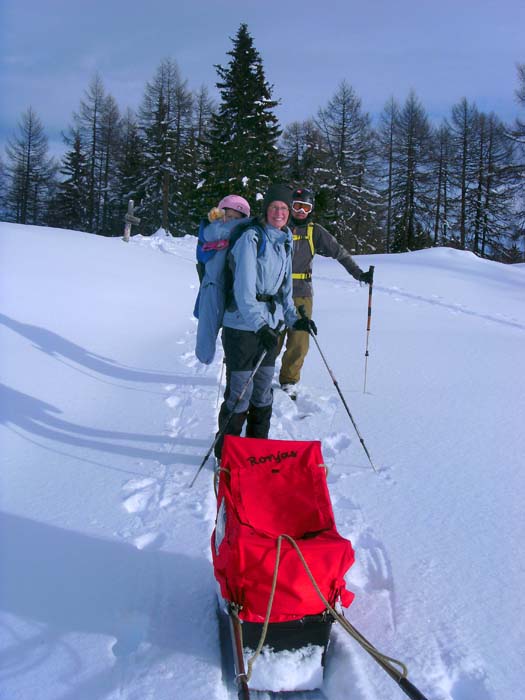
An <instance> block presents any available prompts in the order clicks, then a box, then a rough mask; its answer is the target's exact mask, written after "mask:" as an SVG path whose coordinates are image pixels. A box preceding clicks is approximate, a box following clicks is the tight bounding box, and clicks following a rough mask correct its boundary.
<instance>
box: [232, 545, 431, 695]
mask: <svg viewBox="0 0 525 700" xmlns="http://www.w3.org/2000/svg"><path fill="white" fill-rule="evenodd" d="M283 540H287V541H288V542H289V543H290V544H291V545H292V547H293V548H294V549H295V551H296V553H297V556H298V557H299V559H300V561H301V563H302V565H303V567H304V570H305V571H306V574H307V576H308V578H309V579H310V582H311V583H312V586H313V587H314V588H315V591H316V593H317V595H318V596H319V598H320V599H321V601H322V602H323V605H325V606H326V609H327V610H328V611H329V612H330V614H331V615H332V617H333V618H334V620H335V621H336V622H339V624H340V625H341V626H342V627H343V629H344V630H345V631H346V632H347V633H348V634H349V635H350V636H351V637H352V638H353V639H355V640H356V642H357V643H358V644H359V645H360V646H361V647H362V648H363V649H364V650H365V651H366V652H367V653H368V654H370V656H371V657H372V658H373V659H374V660H375V661H376V662H377V663H378V664H379V666H381V668H382V669H383V670H384V671H385V672H386V673H388V675H389V676H390V677H391V678H393V680H394V681H395V682H396V683H397V684H398V685H399V687H400V688H401V690H403V692H404V693H405V695H407V696H408V697H409V698H410V700H427V698H426V697H425V696H424V695H423V694H422V693H421V692H420V691H419V690H418V689H417V688H416V687H415V686H414V685H413V684H412V683H411V682H410V681H409V680H408V678H407V676H408V669H407V667H406V665H405V664H404V663H403V662H402V661H398V660H397V659H394V658H392V657H391V656H387V655H386V654H383V653H382V652H380V651H379V650H378V649H376V647H375V646H374V645H373V644H372V643H371V642H369V641H368V640H367V639H366V637H364V636H363V635H362V634H361V632H359V630H357V629H356V628H355V627H354V626H353V625H352V624H351V623H350V622H349V621H348V620H347V619H346V618H345V616H344V615H342V614H341V613H339V612H337V610H335V608H333V607H332V606H331V605H330V603H329V602H328V601H327V600H326V598H325V597H324V595H323V593H322V591H321V589H320V588H319V586H318V584H317V581H316V580H315V578H314V576H313V574H312V572H311V571H310V568H309V566H308V564H307V563H306V560H305V558H304V556H303V553H302V552H301V550H300V549H299V546H298V544H297V542H296V541H295V540H294V539H293V537H290V535H279V537H278V538H277V553H276V558H275V568H274V572H273V579H272V588H271V591H270V597H269V599H268V607H267V610H266V617H265V620H264V624H263V628H262V632H261V637H260V639H259V644H258V645H257V649H256V650H255V652H254V653H253V655H252V656H251V657H250V658H249V659H248V662H247V665H246V666H247V670H246V672H244V661H243V656H242V648H243V646H242V629H241V628H242V624H241V621H240V619H239V615H238V611H239V607H238V606H236V605H230V608H229V609H230V620H232V622H231V624H232V627H233V626H234V625H235V621H236V623H237V630H236V633H237V640H238V643H240V656H241V659H240V660H241V666H242V673H241V672H239V671H237V682H238V684H239V679H240V676H241V675H242V677H243V678H242V680H243V682H245V684H246V688H247V684H248V682H249V680H250V678H251V675H252V668H253V664H254V663H255V660H256V659H257V657H258V656H259V654H260V653H261V650H262V648H263V646H264V642H265V640H266V634H267V631H268V624H269V621H270V614H271V612H272V606H273V601H274V596H275V590H276V588H277V575H278V572H279V564H280V560H281V545H282V541H283ZM233 643H234V651H235V646H236V642H235V640H234V642H233ZM248 692H249V691H248ZM240 693H241V685H240V684H239V700H245V699H246V700H248V698H249V695H247V696H246V695H241V694H240Z"/></svg>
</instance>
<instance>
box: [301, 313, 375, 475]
mask: <svg viewBox="0 0 525 700" xmlns="http://www.w3.org/2000/svg"><path fill="white" fill-rule="evenodd" d="M298 310H299V313H300V315H301V316H302V317H303V318H308V317H307V315H306V311H305V308H304V306H300V307H299V309H298ZM308 332H309V334H310V335H311V337H312V338H313V339H314V342H315V344H316V345H317V349H318V350H319V354H320V355H321V357H322V358H323V362H324V364H325V367H326V369H327V370H328V374H329V375H330V377H331V378H332V382H333V383H334V386H335V388H336V389H337V393H338V394H339V396H340V397H341V401H342V402H343V406H344V407H345V409H346V412H347V413H348V416H349V418H350V420H351V421H352V425H353V426H354V428H355V432H356V433H357V437H358V438H359V441H360V442H361V445H362V446H363V450H364V451H365V453H366V456H367V457H368V461H369V462H370V464H371V465H372V469H373V470H374V471H375V472H377V469H376V468H375V466H374V463H373V462H372V458H371V457H370V453H369V452H368V450H367V449H366V445H365V441H364V440H363V438H362V437H361V433H360V432H359V428H358V427H357V425H356V422H355V420H354V418H353V416H352V414H351V413H350V409H349V408H348V405H347V403H346V401H345V397H344V396H343V394H342V392H341V389H340V388H339V384H338V383H337V379H336V378H335V377H334V373H333V372H332V370H331V369H330V367H329V366H328V362H327V361H326V358H325V356H324V355H323V351H322V350H321V347H320V346H319V343H318V341H317V338H316V337H315V335H314V334H313V333H312V331H311V330H309V331H308Z"/></svg>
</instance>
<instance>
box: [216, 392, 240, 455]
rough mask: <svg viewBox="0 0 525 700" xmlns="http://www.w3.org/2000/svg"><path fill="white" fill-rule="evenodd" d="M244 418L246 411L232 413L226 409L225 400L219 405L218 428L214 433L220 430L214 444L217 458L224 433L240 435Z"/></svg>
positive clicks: (220, 450) (220, 451)
mask: <svg viewBox="0 0 525 700" xmlns="http://www.w3.org/2000/svg"><path fill="white" fill-rule="evenodd" d="M230 415H231V416H232V417H231V420H230V422H229V423H228V419H229V417H230ZM245 420H246V411H243V412H242V413H234V414H233V415H232V414H231V413H230V412H229V411H228V409H227V408H226V402H223V404H222V406H221V410H220V411H219V430H218V432H217V433H216V435H215V437H217V435H218V434H219V433H220V432H221V431H223V432H222V434H221V436H220V438H219V439H218V440H217V444H216V445H215V449H214V453H215V456H216V457H217V459H220V458H221V453H222V444H223V442H224V436H225V435H240V434H241V433H242V429H243V426H244V421H245ZM224 426H226V429H224Z"/></svg>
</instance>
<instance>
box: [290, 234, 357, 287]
mask: <svg viewBox="0 0 525 700" xmlns="http://www.w3.org/2000/svg"><path fill="white" fill-rule="evenodd" d="M291 229H292V233H293V237H294V242H293V259H292V273H293V274H292V277H293V296H294V297H311V296H313V288H312V264H313V259H314V255H315V254H319V255H323V256H325V257H327V258H334V260H337V261H338V262H340V263H341V265H342V266H343V267H344V268H345V270H346V271H347V272H348V273H349V274H351V275H352V277H354V278H355V279H356V280H358V279H359V277H360V275H361V274H362V272H363V271H362V270H361V268H360V267H359V265H358V264H357V263H356V262H354V260H353V259H352V256H351V255H350V253H349V252H348V251H347V250H346V248H343V246H342V245H341V244H340V243H338V241H337V240H336V239H335V238H334V236H332V234H331V233H328V231H327V230H326V229H325V228H323V227H322V226H321V225H320V224H315V223H314V224H313V233H312V243H313V251H312V248H311V246H310V242H309V241H308V238H307V231H308V223H307V222H306V221H305V222H304V224H301V225H300V226H298V225H296V224H295V223H294V224H292V225H291ZM299 276H305V278H303V279H301V278H300V277H299Z"/></svg>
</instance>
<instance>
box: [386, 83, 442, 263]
mask: <svg viewBox="0 0 525 700" xmlns="http://www.w3.org/2000/svg"><path fill="white" fill-rule="evenodd" d="M431 143H432V129H431V127H430V123H429V121H428V117H427V115H426V112H425V110H424V109H423V106H422V105H421V103H420V101H419V100H418V99H417V97H416V95H415V93H413V92H411V93H410V94H409V96H408V98H407V99H406V102H405V104H404V106H403V109H402V110H401V111H400V113H399V118H398V120H397V125H396V130H395V138H394V154H395V156H394V168H393V193H392V207H393V212H394V220H395V231H394V242H393V245H392V251H393V252H404V251H407V250H417V249H419V248H426V247H428V246H429V245H430V244H431V239H430V230H431V225H432V194H433V186H432V165H431V158H430V155H431Z"/></svg>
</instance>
